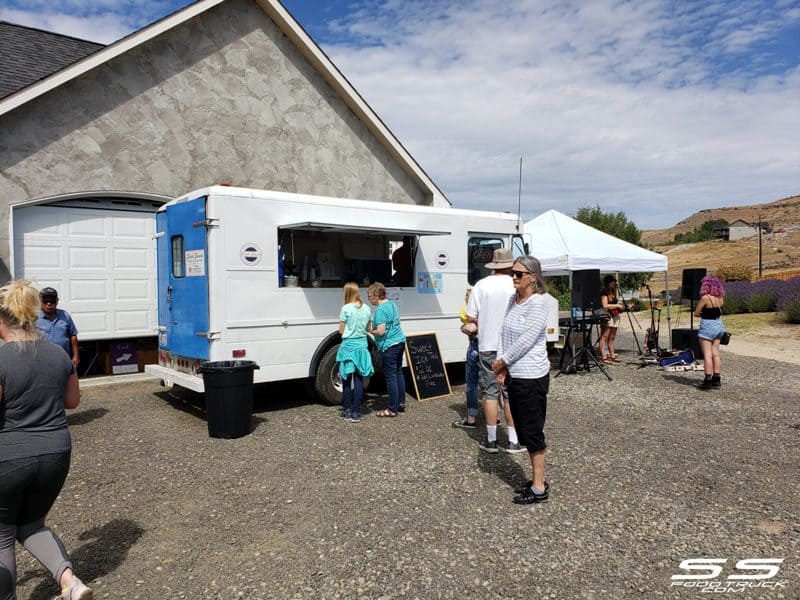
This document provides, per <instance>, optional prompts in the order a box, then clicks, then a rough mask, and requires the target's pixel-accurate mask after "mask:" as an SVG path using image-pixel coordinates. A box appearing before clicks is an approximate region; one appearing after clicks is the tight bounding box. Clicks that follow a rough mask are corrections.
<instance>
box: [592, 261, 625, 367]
mask: <svg viewBox="0 0 800 600" xmlns="http://www.w3.org/2000/svg"><path fill="white" fill-rule="evenodd" d="M600 304H601V306H602V307H603V308H604V309H605V310H606V311H608V316H609V318H608V320H607V321H605V322H604V323H603V327H602V330H601V332H600V340H599V342H598V344H599V347H600V359H601V360H602V361H603V362H604V363H605V364H607V365H610V364H612V363H615V362H620V360H619V359H618V358H617V351H616V349H615V348H614V339H615V338H616V337H617V329H618V328H619V321H620V317H619V316H620V315H621V314H622V311H623V310H626V306H625V305H624V304H622V303H621V302H620V299H619V292H618V290H617V280H616V279H615V278H614V276H613V275H606V276H605V277H604V278H603V289H602V290H601V291H600Z"/></svg>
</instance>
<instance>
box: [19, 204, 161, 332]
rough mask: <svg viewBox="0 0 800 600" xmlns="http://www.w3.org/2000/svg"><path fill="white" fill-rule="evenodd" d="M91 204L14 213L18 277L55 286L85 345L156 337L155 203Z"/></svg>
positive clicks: (33, 207)
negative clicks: (87, 341)
mask: <svg viewBox="0 0 800 600" xmlns="http://www.w3.org/2000/svg"><path fill="white" fill-rule="evenodd" d="M88 203H89V204H90V205H92V206H94V208H84V207H82V206H81V202H74V201H73V202H69V203H65V204H55V205H47V206H45V205H38V206H28V207H22V208H17V209H15V210H14V214H13V239H14V274H15V276H16V278H19V279H32V280H33V281H34V285H35V286H36V287H37V288H39V289H41V288H43V287H47V286H50V287H54V288H56V290H58V294H59V308H63V309H65V310H67V311H69V313H70V314H71V315H72V318H73V319H74V321H75V324H76V326H77V327H78V338H79V339H81V340H98V339H113V338H130V337H143V336H152V335H155V333H156V331H155V327H156V325H157V318H156V260H155V248H156V246H155V240H154V239H153V237H152V236H153V234H154V233H155V214H154V211H155V209H156V206H157V204H155V203H151V202H136V201H125V200H99V201H98V200H91V201H88ZM131 209H134V210H131ZM142 210H144V211H146V212H141V211H142Z"/></svg>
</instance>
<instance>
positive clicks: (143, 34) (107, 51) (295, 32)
mask: <svg viewBox="0 0 800 600" xmlns="http://www.w3.org/2000/svg"><path fill="white" fill-rule="evenodd" d="M225 1H226V0H198V1H197V2H195V3H194V4H190V5H189V6H187V7H185V8H183V9H181V10H179V11H177V12H175V13H173V14H171V15H169V16H167V17H164V18H163V19H161V20H159V21H156V22H155V23H152V24H151V25H148V26H146V27H144V28H142V29H140V30H139V31H136V32H134V33H132V34H130V35H128V36H126V37H124V38H122V39H121V40H118V41H117V42H114V43H113V44H111V45H109V46H105V47H104V48H102V49H101V50H98V51H97V52H94V53H93V54H90V55H88V56H85V57H84V58H82V59H80V60H78V61H77V62H75V63H73V64H71V65H68V66H66V67H64V68H62V69H61V70H60V71H57V72H55V73H52V74H51V75H49V76H48V77H46V78H44V79H42V80H40V81H37V82H36V83H33V84H32V85H28V86H27V87H25V88H22V89H20V90H18V91H17V92H15V93H12V94H10V95H9V96H7V97H5V98H0V116H3V115H4V114H6V113H8V112H10V111H12V110H14V109H15V108H17V107H19V106H21V105H23V104H25V103H27V102H30V101H32V100H33V99H35V98H37V97H39V96H41V95H43V94H45V93H46V92H48V91H50V90H52V89H54V88H56V87H58V86H60V85H62V84H64V83H66V82H68V81H71V80H73V79H75V78H77V77H79V76H80V75H83V74H84V73H87V72H88V71H90V70H92V69H94V68H96V67H99V66H100V65H103V64H105V63H107V62H108V61H110V60H112V59H113V58H116V57H117V56H120V55H122V54H124V53H125V52H128V51H129V50H132V49H133V48H136V47H138V46H140V45H141V44H144V43H145V42H147V41H149V40H152V39H153V38H156V37H158V36H159V35H161V34H162V33H164V32H166V31H168V30H170V29H173V28H174V27H177V26H178V25H181V24H182V23H184V22H186V21H188V20H190V19H192V18H194V17H196V16H197V15H199V14H201V13H204V12H206V11H208V10H210V9H212V8H213V7H215V6H217V5H219V4H223V3H224V2H225ZM254 2H255V4H257V5H258V6H259V7H260V8H261V9H262V10H263V11H264V12H265V13H266V14H267V15H268V16H269V18H270V19H272V21H273V22H274V23H275V24H276V25H277V26H278V28H279V29H280V30H281V32H282V33H283V34H284V35H285V36H286V37H287V38H288V39H289V40H290V41H291V42H292V43H293V44H294V45H295V46H296V47H297V48H298V50H299V51H300V53H301V54H302V55H303V57H304V58H305V59H306V60H307V61H308V62H309V63H310V64H311V65H312V66H313V67H314V69H316V70H317V71H318V72H319V73H320V75H321V76H322V77H323V79H324V80H325V81H326V82H327V83H328V85H330V86H331V87H332V88H333V90H334V91H335V92H336V93H337V94H338V95H339V96H340V97H341V98H342V100H343V101H344V102H345V104H346V105H347V106H348V108H349V109H350V110H352V111H353V113H354V114H355V115H356V116H357V117H358V119H359V120H361V121H362V122H363V123H364V124H365V126H366V127H367V129H369V131H370V132H371V133H372V135H374V136H375V138H376V139H377V140H378V142H380V144H381V145H382V146H383V147H384V148H385V149H386V151H387V152H388V153H389V155H390V156H391V157H392V158H393V159H394V160H395V161H397V163H398V164H399V165H401V167H402V168H403V170H405V171H406V172H407V173H408V174H409V175H410V176H412V177H413V178H414V179H416V180H417V181H418V182H419V184H420V185H421V186H422V187H423V188H425V189H427V190H428V191H429V193H430V196H431V199H432V202H431V204H432V205H433V206H450V201H449V200H447V198H446V197H445V196H444V194H443V193H442V191H441V190H440V189H439V188H438V186H436V184H435V183H434V182H433V180H432V179H431V178H430V177H429V176H428V174H427V173H425V171H424V170H423V169H422V167H421V166H420V165H419V164H418V163H417V162H416V160H414V158H413V157H412V156H411V154H410V153H409V152H408V151H407V150H406V149H405V148H404V147H403V145H402V144H401V143H400V141H399V140H398V139H397V138H396V137H395V136H394V134H393V133H392V132H391V131H390V130H389V128H388V127H386V125H385V124H384V123H383V121H382V120H381V119H380V117H378V115H377V114H376V113H375V112H374V111H373V110H372V108H371V107H370V106H369V105H368V104H367V103H366V102H365V101H364V99H363V98H362V97H361V96H360V95H359V93H358V92H357V91H356V89H355V88H354V87H353V86H352V85H351V84H350V82H349V81H347V79H346V78H345V77H344V75H343V74H342V73H341V72H340V71H339V69H338V68H337V67H336V66H335V65H334V64H333V62H332V61H331V60H330V58H328V56H327V55H326V54H325V53H324V52H323V51H322V49H321V48H320V47H319V46H318V45H317V44H316V42H314V40H312V39H311V37H310V36H309V35H308V33H306V31H305V30H304V29H303V28H302V26H301V25H300V24H299V23H298V22H297V21H296V20H295V19H294V17H292V15H291V14H290V13H289V11H288V10H286V8H285V7H284V6H283V5H282V4H281V3H280V2H279V0H254Z"/></svg>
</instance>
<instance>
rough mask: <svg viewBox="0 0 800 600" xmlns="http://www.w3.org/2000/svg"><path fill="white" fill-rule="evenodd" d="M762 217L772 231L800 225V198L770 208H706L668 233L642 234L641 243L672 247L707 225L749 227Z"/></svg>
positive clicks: (757, 206)
mask: <svg viewBox="0 0 800 600" xmlns="http://www.w3.org/2000/svg"><path fill="white" fill-rule="evenodd" d="M759 216H760V217H761V219H762V221H767V222H768V223H769V224H770V225H771V226H772V228H773V229H782V228H787V227H791V226H793V225H800V196H790V197H789V198H783V199H781V200H776V201H775V202H770V203H768V204H751V205H748V206H730V207H724V208H707V209H705V210H701V211H698V212H696V213H694V214H693V215H691V216H690V217H687V218H686V219H684V220H683V221H680V222H679V223H677V224H676V225H674V226H672V227H670V228H668V229H651V230H645V231H642V242H644V244H645V245H646V246H648V247H653V246H659V245H663V244H669V243H671V242H672V241H673V240H674V239H675V235H676V234H678V233H688V232H691V231H694V230H695V229H697V228H698V227H700V226H701V225H702V224H703V223H705V222H706V221H712V220H716V219H724V220H725V221H727V222H728V223H733V222H734V221H736V220H737V219H741V220H743V221H747V222H748V223H755V222H757V221H758V218H759Z"/></svg>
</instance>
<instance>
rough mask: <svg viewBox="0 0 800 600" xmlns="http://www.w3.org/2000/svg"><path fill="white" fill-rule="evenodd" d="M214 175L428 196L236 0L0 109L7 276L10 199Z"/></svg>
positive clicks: (386, 196)
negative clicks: (13, 106) (7, 108)
mask: <svg viewBox="0 0 800 600" xmlns="http://www.w3.org/2000/svg"><path fill="white" fill-rule="evenodd" d="M219 182H231V183H232V184H235V185H240V186H246V187H255V188H263V189H273V190H279V191H287V192H302V193H310V194H318V195H327V196H336V197H348V198H356V199H369V200H378V201H385V202H400V203H413V204H431V203H432V197H431V194H430V193H429V191H428V190H427V189H425V188H424V187H423V186H422V185H420V184H419V183H418V182H417V180H416V179H414V178H413V177H411V176H410V175H409V174H407V172H406V171H405V170H403V168H402V167H401V166H400V165H399V163H397V162H396V161H394V160H393V159H392V158H391V156H390V155H389V154H388V152H387V151H386V150H385V148H384V147H383V146H382V145H381V144H380V143H379V142H378V140H377V139H376V138H375V137H374V136H373V135H372V134H371V133H370V132H369V131H368V129H367V128H366V126H365V125H364V124H363V123H362V122H361V121H360V120H359V119H358V118H357V117H356V116H355V114H354V113H353V112H352V111H350V109H349V108H348V107H347V106H346V104H345V103H344V102H343V101H342V100H341V99H340V97H339V96H338V95H336V94H335V93H334V91H333V90H332V89H331V88H330V86H329V85H328V84H327V83H326V82H325V81H324V80H323V78H322V77H321V76H320V75H319V73H318V72H317V71H316V70H314V69H313V68H312V67H311V65H310V64H309V63H308V62H307V61H306V60H305V59H304V58H303V57H302V56H301V54H300V53H299V51H298V50H297V48H296V47H295V46H294V45H293V44H291V43H290V42H289V41H288V40H287V38H286V37H284V36H283V34H282V33H281V32H280V30H279V29H278V28H277V26H276V25H275V24H274V23H273V22H272V21H271V20H270V19H269V17H268V16H267V15H266V14H265V13H264V12H263V11H262V10H261V9H260V8H259V7H258V6H257V5H256V3H255V2H254V1H252V0H230V1H229V2H225V3H222V4H220V5H219V6H217V7H215V8H213V9H211V10H209V11H207V12H205V13H203V14H201V15H199V16H197V17H195V18H194V19H192V20H190V21H188V22H186V23H184V24H182V25H179V26H178V27H175V28H174V29H171V30H169V31H167V32H165V33H164V34H162V35H161V36H159V37H157V38H155V39H153V40H151V41H149V42H147V43H146V44H144V45H142V46H139V47H137V48H135V49H133V50H131V51H129V52H127V53H125V54H123V55H121V56H119V57H117V58H115V59H113V60H111V61H110V62H108V63H105V64H104V65H101V66H100V67H98V68H96V69H94V70H92V71H90V72H88V73H86V74H84V75H82V76H80V77H78V78H76V79H74V80H72V81H70V82H68V83H66V84H64V85H62V86H60V87H58V88H56V89H54V90H52V91H50V92H48V93H46V94H44V95H42V96H40V97H38V98H36V99H34V100H32V101H30V102H28V103H26V104H24V105H22V106H20V107H19V108H17V109H15V110H12V111H11V112H9V113H7V114H5V115H2V116H0V263H1V264H0V275H3V276H4V278H7V277H8V275H9V240H8V235H9V234H8V229H9V228H8V216H9V206H10V205H13V204H17V203H20V202H24V201H28V200H34V199H39V198H45V197H51V196H57V195H60V194H66V193H71V192H88V191H101V190H122V191H132V192H147V193H155V194H163V195H166V196H175V195H178V194H182V193H185V192H187V191H190V190H192V189H194V188H198V187H202V186H205V185H209V184H214V183H219Z"/></svg>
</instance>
